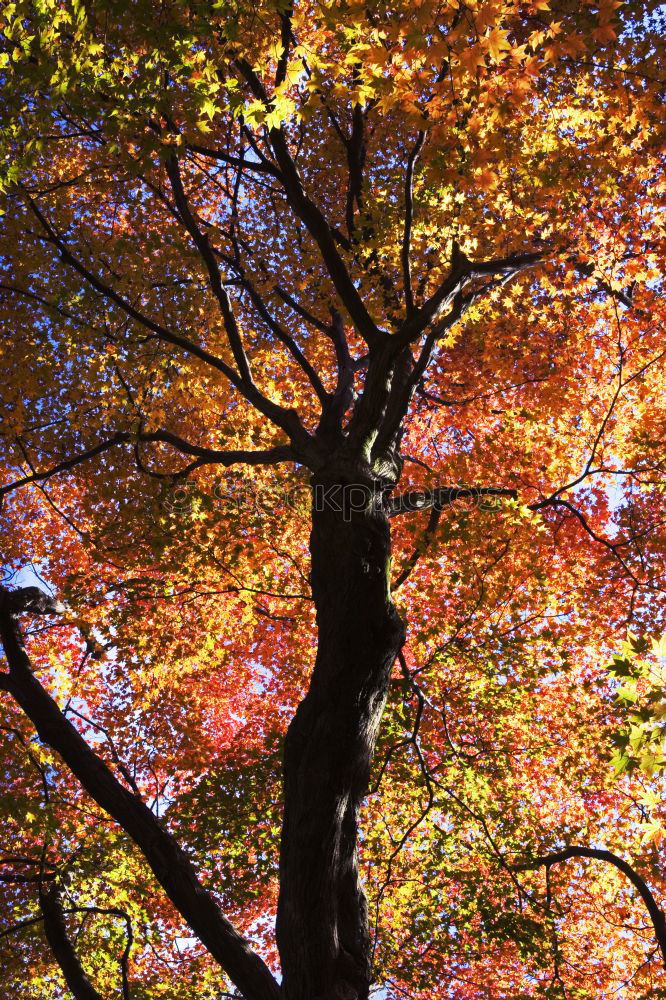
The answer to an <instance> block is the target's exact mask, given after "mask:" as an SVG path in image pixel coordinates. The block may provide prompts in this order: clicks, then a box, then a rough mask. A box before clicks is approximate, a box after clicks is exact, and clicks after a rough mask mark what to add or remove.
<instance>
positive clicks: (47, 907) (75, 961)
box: [39, 884, 103, 1000]
mask: <svg viewBox="0 0 666 1000" xmlns="http://www.w3.org/2000/svg"><path fill="white" fill-rule="evenodd" d="M39 906H40V909H41V911H42V918H43V920H44V932H45V934H46V940H47V941H48V943H49V945H50V948H51V951H52V952H53V957H54V958H55V960H56V962H57V963H58V965H59V966H60V968H61V970H62V974H63V976H64V977H65V982H66V983H67V987H68V989H69V990H70V991H71V993H72V995H73V996H74V998H75V1000H103V997H102V995H101V993H98V992H97V990H96V989H95V987H94V986H93V985H92V983H91V982H90V980H89V979H88V976H87V975H86V973H85V972H84V970H83V966H82V965H81V963H80V961H79V958H78V955H77V954H76V952H75V950H74V946H73V945H72V942H71V941H70V939H69V934H68V933H67V925H66V924H65V915H64V912H63V909H62V904H61V902H60V896H59V893H58V887H57V885H55V884H53V885H51V886H50V887H49V888H48V889H46V890H45V889H40V893H39Z"/></svg>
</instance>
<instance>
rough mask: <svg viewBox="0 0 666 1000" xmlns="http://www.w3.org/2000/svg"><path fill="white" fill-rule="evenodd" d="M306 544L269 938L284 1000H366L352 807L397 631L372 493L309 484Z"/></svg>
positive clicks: (378, 506) (366, 771) (365, 773)
mask: <svg viewBox="0 0 666 1000" xmlns="http://www.w3.org/2000/svg"><path fill="white" fill-rule="evenodd" d="M358 482H359V484H360V483H362V482H363V480H362V479H361V477H360V476H359V480H358ZM366 482H367V480H366ZM364 496H365V500H364ZM310 551H311V556H312V592H313V597H314V601H315V606H316V609H317V629H318V649H317V657H316V662H315V667H314V671H313V674H312V678H311V682H310V687H309V690H308V693H307V695H306V697H305V698H304V699H303V701H302V702H301V704H300V705H299V707H298V710H297V712H296V715H295V717H294V719H293V721H292V723H291V725H290V727H289V730H288V733H287V738H286V742H285V751H284V823H283V830H282V844H281V856H280V899H279V905H278V921H277V940H278V946H279V949H280V956H281V959H282V971H283V988H284V993H285V997H286V1000H365V998H367V997H368V993H369V988H370V983H371V969H370V939H369V932H368V922H367V904H366V899H365V894H364V892H363V888H362V886H361V884H360V881H359V874H358V858H357V837H358V814H359V808H360V806H361V803H362V801H363V798H364V796H365V794H366V792H367V788H368V780H369V775H370V765H371V761H372V756H373V752H374V748H375V742H376V739H377V733H378V729H379V724H380V719H381V716H382V712H383V709H384V704H385V701H386V694H387V690H388V683H389V676H390V671H391V667H392V665H393V662H394V660H395V658H396V656H397V654H398V652H399V650H400V648H401V646H402V644H403V642H404V636H405V633H404V626H403V624H402V622H401V620H400V618H399V616H398V614H397V612H396V610H395V608H394V606H393V604H392V603H391V599H390V589H389V585H390V580H389V570H390V551H391V543H390V532H389V523H388V519H387V517H386V515H385V513H384V510H383V506H382V503H381V496H380V493H379V491H378V490H375V489H374V487H372V486H371V487H368V486H367V485H366V486H365V487H361V486H360V485H356V484H354V483H353V482H352V481H350V480H349V479H346V480H345V481H340V479H337V480H333V481H331V480H325V479H324V480H319V481H316V482H315V484H314V491H313V512H312V534H311V544H310Z"/></svg>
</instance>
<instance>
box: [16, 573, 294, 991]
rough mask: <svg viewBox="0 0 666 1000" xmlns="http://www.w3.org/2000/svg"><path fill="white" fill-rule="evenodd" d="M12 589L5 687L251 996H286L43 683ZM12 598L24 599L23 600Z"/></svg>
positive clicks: (183, 856)
mask: <svg viewBox="0 0 666 1000" xmlns="http://www.w3.org/2000/svg"><path fill="white" fill-rule="evenodd" d="M7 593H8V592H7V591H6V590H5V589H4V588H3V590H2V591H0V638H1V639H2V645H3V648H4V652H5V657H6V659H7V662H8V664H9V673H8V674H2V675H1V676H0V685H1V686H2V688H4V690H6V691H8V692H9V693H10V694H11V695H12V696H13V698H14V700H15V701H16V702H17V704H18V705H19V706H20V707H21V708H22V709H23V711H24V712H25V713H26V715H27V716H28V718H29V719H30V720H31V722H32V723H33V725H34V726H35V728H36V730H37V733H38V735H39V737H40V739H41V740H43V741H44V743H46V744H47V745H48V746H49V747H50V748H51V749H52V750H54V751H55V753H57V754H58V755H59V756H60V757H61V758H62V760H63V761H64V762H65V764H66V765H67V767H68V768H69V769H70V771H71V772H72V773H73V774H74V776H75V777H76V778H78V780H79V781H80V782H81V785H82V786H83V788H84V789H85V790H86V791H87V792H88V794H89V795H90V796H91V797H92V798H93V799H94V801H95V802H96V803H97V804H98V805H99V806H100V807H101V808H102V809H104V811H105V812H107V813H108V815H109V816H111V818H112V819H113V820H115V822H116V823H118V825H119V826H121V827H122V828H123V830H125V832H126V833H127V834H128V836H129V837H130V838H131V839H132V840H133V841H134V843H135V844H136V845H137V847H139V849H140V850H141V851H142V853H143V855H144V857H145V859H146V861H147V862H148V865H149V866H150V868H151V870H152V872H153V874H154V875H155V877H156V879H157V881H158V882H159V883H160V885H161V886H162V888H163V889H164V890H165V892H166V894H167V895H168V897H169V899H170V900H171V902H172V903H173V904H174V906H175V907H176V909H177V910H178V911H179V912H180V913H181V915H182V916H183V917H184V919H185V920H186V921H187V923H188V924H189V926H190V927H191V928H192V930H193V931H194V933H195V934H196V935H197V937H198V938H199V940H200V941H201V942H202V944H203V945H204V946H205V947H206V948H207V949H208V951H209V952H210V953H211V955H212V956H213V957H214V958H215V959H216V960H217V961H218V962H219V964H220V965H221V966H222V968H223V969H224V970H225V972H226V973H227V975H228V976H229V977H230V979H231V980H232V981H233V983H234V984H235V985H236V986H237V987H238V989H239V990H240V991H241V992H242V993H243V994H244V996H245V997H246V998H247V1000H279V997H280V988H279V986H278V985H277V983H276V981H275V980H274V978H273V976H272V975H271V973H270V971H269V970H268V968H267V967H266V965H265V964H264V963H263V961H262V960H261V959H260V958H259V956H258V955H256V954H255V952H254V951H253V950H252V948H251V947H250V945H249V944H248V942H247V941H246V940H245V938H243V937H242V936H241V935H240V934H239V933H238V931H237V930H236V929H235V927H234V926H233V925H232V924H231V923H230V921H229V920H227V918H226V917H225V916H224V915H223V914H222V913H221V911H220V909H219V907H218V904H217V902H216V901H215V899H214V898H213V897H212V896H211V895H210V893H208V892H207V891H206V890H205V889H204V887H203V886H202V885H201V883H200V882H199V880H198V878H197V876H196V873H195V871H194V868H193V867H192V864H191V862H190V859H189V858H188V856H187V854H186V853H185V852H184V851H183V849H182V848H181V847H180V845H179V844H178V843H177V841H176V840H175V839H174V837H173V836H172V835H171V834H170V833H169V832H168V831H167V830H165V829H164V827H163V826H162V825H161V824H160V822H159V820H157V818H156V817H155V816H154V815H153V813H152V812H151V811H150V809H149V808H148V806H147V805H146V804H145V803H144V802H143V801H142V800H141V799H139V798H138V797H137V796H136V795H134V794H133V793H132V792H130V791H128V790H127V789H126V788H125V787H124V786H123V785H122V784H121V783H120V781H119V780H118V779H117V778H116V777H115V775H114V774H113V772H112V771H111V770H110V768H109V767H108V766H107V764H105V763H104V761H103V760H102V759H101V758H100V757H98V756H97V754H95V753H94V752H93V750H91V748H90V747H89V746H88V744H87V743H86V741H85V740H84V739H83V737H82V736H81V734H80V733H79V732H78V730H77V729H75V727H74V726H73V725H72V724H71V723H70V722H69V721H68V719H67V718H66V717H65V716H64V715H63V713H62V712H61V711H60V709H59V708H58V706H57V704H56V703H55V701H54V700H53V698H51V696H50V695H49V694H48V692H47V691H45V689H44V688H43V687H42V685H41V684H40V683H39V681H38V680H37V678H36V677H35V675H34V674H33V671H32V665H31V663H30V660H29V658H28V654H27V652H26V650H25V646H24V644H23V639H22V636H21V632H20V628H19V624H18V619H17V617H16V615H15V614H14V613H13V612H12V611H11V610H9V609H8V607H7V606H6V603H5V602H6V595H7ZM19 593H20V592H19ZM11 600H12V601H13V602H16V601H20V597H14V598H12V599H11Z"/></svg>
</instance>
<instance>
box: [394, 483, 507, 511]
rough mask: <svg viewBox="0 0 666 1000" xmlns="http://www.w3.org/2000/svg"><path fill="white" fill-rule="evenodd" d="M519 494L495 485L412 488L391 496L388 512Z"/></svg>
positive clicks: (426, 508) (448, 505) (439, 507)
mask: <svg viewBox="0 0 666 1000" xmlns="http://www.w3.org/2000/svg"><path fill="white" fill-rule="evenodd" d="M517 496H518V494H517V493H516V491H515V490H506V489H497V488H495V487H493V486H448V487H444V488H442V489H436V490H410V491H409V493H403V494H401V495H400V496H397V497H391V499H390V500H389V501H388V510H387V513H388V516H389V517H395V516H396V515H398V514H409V513H411V512H413V511H416V510H430V509H431V508H435V509H440V510H441V509H442V507H450V506H452V505H453V504H455V503H457V502H459V501H464V502H465V504H466V505H467V506H468V505H469V504H470V503H474V502H477V503H479V504H481V503H483V501H484V498H485V497H508V498H509V499H511V500H516V499H517Z"/></svg>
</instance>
